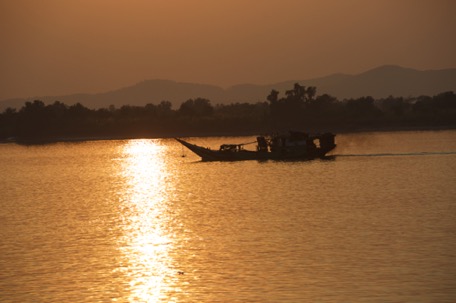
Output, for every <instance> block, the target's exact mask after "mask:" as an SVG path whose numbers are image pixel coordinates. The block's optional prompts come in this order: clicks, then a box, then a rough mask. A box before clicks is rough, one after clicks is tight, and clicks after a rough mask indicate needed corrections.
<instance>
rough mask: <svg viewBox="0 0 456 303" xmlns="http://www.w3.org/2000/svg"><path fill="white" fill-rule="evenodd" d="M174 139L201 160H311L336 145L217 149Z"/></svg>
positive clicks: (321, 156) (323, 154)
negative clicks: (234, 149)
mask: <svg viewBox="0 0 456 303" xmlns="http://www.w3.org/2000/svg"><path fill="white" fill-rule="evenodd" d="M176 140H177V141H178V142H180V143H181V144H182V145H183V146H185V147H187V148H188V149H189V150H191V151H192V152H194V153H195V154H197V155H198V156H200V157H201V160H202V161H245V160H259V161H265V160H279V161H280V160H311V159H316V158H323V157H324V156H325V155H326V154H327V153H328V152H330V151H331V150H332V149H334V148H335V147H336V145H335V144H334V145H333V146H328V147H325V148H315V149H312V150H309V149H306V148H302V149H282V150H280V151H250V150H240V151H219V150H213V149H209V148H205V147H201V146H198V145H195V144H191V143H189V142H187V141H184V140H182V139H179V138H176Z"/></svg>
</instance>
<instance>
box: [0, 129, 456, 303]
mask: <svg viewBox="0 0 456 303" xmlns="http://www.w3.org/2000/svg"><path fill="white" fill-rule="evenodd" d="M251 139H252V138H249V137H242V138H190V139H189V141H191V142H194V143H197V144H201V145H203V146H209V147H217V146H218V145H219V144H221V143H231V142H232V143H236V142H249V141H251ZM336 140H337V143H338V145H339V146H338V148H337V149H336V150H335V151H334V153H333V156H332V157H330V158H329V159H327V160H315V161H307V162H306V161H303V162H274V161H267V162H256V161H246V162H233V163H222V162H212V163H211V162H208V163H205V162H200V161H199V159H198V157H197V156H195V155H193V154H192V153H191V152H190V151H186V150H183V149H182V147H181V146H180V145H178V143H177V142H175V141H173V140H171V139H165V140H160V139H157V140H123V141H96V142H83V143H57V144H50V145H43V146H28V147H27V146H19V145H15V144H3V145H0V163H1V170H0V180H1V183H0V193H1V196H0V201H1V204H0V206H1V207H0V227H1V229H0V252H1V254H0V301H1V302H455V301H456V198H455V197H456V186H455V184H456V131H441V132H399V133H370V134H346V135H339V136H338V137H337V138H336Z"/></svg>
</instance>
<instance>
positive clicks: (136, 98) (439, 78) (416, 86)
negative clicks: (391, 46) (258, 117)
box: [0, 65, 456, 112]
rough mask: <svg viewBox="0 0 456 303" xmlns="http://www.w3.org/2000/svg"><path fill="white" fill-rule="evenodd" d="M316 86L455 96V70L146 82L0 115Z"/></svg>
mask: <svg viewBox="0 0 456 303" xmlns="http://www.w3.org/2000/svg"><path fill="white" fill-rule="evenodd" d="M296 82H298V83H300V84H301V85H305V86H316V87H317V94H318V95H321V94H325V93H326V94H329V95H332V96H334V97H336V98H338V99H339V100H342V99H347V98H358V97H362V96H372V97H374V98H384V97H388V96H390V95H392V96H396V97H398V96H403V97H414V96H420V95H427V96H433V95H436V94H438V93H441V92H445V91H456V68H452V69H442V70H426V71H419V70H415V69H410V68H403V67H399V66H394V65H385V66H381V67H378V68H374V69H371V70H369V71H366V72H364V73H361V74H357V75H347V74H334V75H329V76H326V77H322V78H315V79H308V80H290V81H285V82H280V83H275V84H269V85H254V84H241V85H235V86H232V87H229V88H227V89H223V88H221V87H218V86H214V85H206V84H194V83H181V82H175V81H170V80H146V81H143V82H140V83H137V84H135V85H133V86H129V87H125V88H121V89H117V90H113V91H110V92H105V93H98V94H73V95H66V96H42V97H34V98H28V99H18V98H16V99H8V100H3V101H0V112H3V111H4V110H5V109H6V108H7V107H12V108H21V107H22V106H23V105H24V103H25V102H26V101H33V100H42V101H43V102H44V103H46V104H48V103H53V102H54V101H61V102H63V103H65V104H68V105H72V104H75V103H77V102H79V103H81V104H83V105H84V106H86V107H88V108H103V107H104V108H107V107H109V106H110V105H114V106H116V107H121V106H122V105H138V106H144V105H146V104H147V103H152V104H158V103H160V102H161V101H163V100H167V101H170V102H171V103H172V104H173V107H174V108H175V109H177V108H178V107H179V106H180V104H182V102H184V101H186V100H188V99H190V98H197V97H202V98H206V99H209V100H210V101H211V103H212V104H214V105H215V104H218V103H225V104H226V103H235V102H251V103H255V102H259V101H265V100H266V97H267V95H269V93H270V92H271V90H272V89H275V90H277V91H279V92H281V94H283V93H284V92H285V91H286V90H289V89H291V88H292V87H293V84H294V83H296Z"/></svg>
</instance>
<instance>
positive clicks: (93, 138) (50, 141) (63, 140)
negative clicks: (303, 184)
mask: <svg viewBox="0 0 456 303" xmlns="http://www.w3.org/2000/svg"><path fill="white" fill-rule="evenodd" d="M447 130H456V125H453V126H433V127H429V126H428V127H387V128H385V127H383V128H360V129H348V128H347V129H339V130H337V131H330V132H332V133H335V134H336V136H337V135H338V134H355V133H372V132H383V133H389V132H408V131H410V132H412V131H418V132H419V131H447ZM308 132H309V133H318V132H313V131H308ZM264 133H265V132H264V131H263V132H254V131H252V132H217V133H208V132H204V133H203V132H199V133H198V132H194V133H191V134H190V133H186V134H182V133H181V134H177V133H174V134H164V135H150V136H148V135H143V136H139V135H131V136H125V135H123V136H115V135H113V136H81V137H47V138H44V137H43V138H27V139H21V138H7V139H5V140H0V144H8V143H14V144H19V145H46V144H55V143H78V142H88V141H110V140H134V139H170V138H175V137H179V138H189V137H244V136H246V137H247V136H256V135H259V134H264Z"/></svg>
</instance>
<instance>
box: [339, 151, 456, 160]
mask: <svg viewBox="0 0 456 303" xmlns="http://www.w3.org/2000/svg"><path fill="white" fill-rule="evenodd" d="M435 155H439V156H441V155H456V151H449V152H414V153H378V154H335V155H331V156H333V157H337V158H339V157H398V156H400V157H404V156H408V157H410V156H435Z"/></svg>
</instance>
